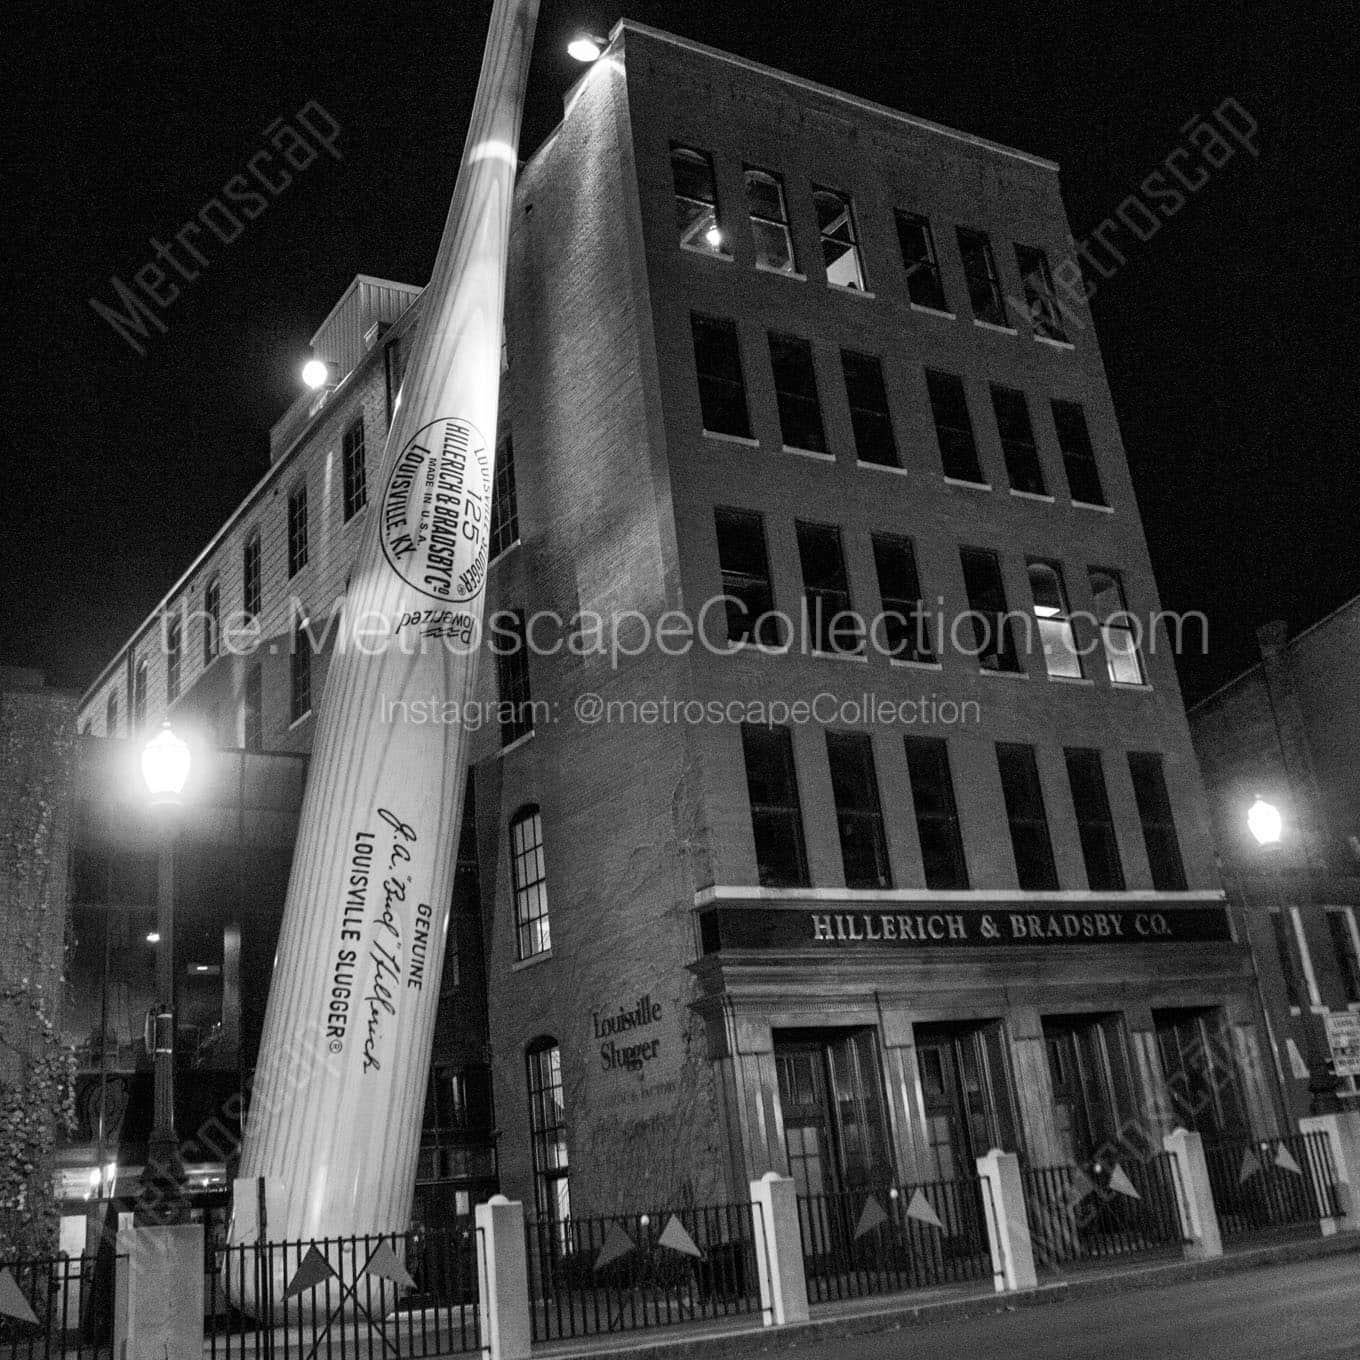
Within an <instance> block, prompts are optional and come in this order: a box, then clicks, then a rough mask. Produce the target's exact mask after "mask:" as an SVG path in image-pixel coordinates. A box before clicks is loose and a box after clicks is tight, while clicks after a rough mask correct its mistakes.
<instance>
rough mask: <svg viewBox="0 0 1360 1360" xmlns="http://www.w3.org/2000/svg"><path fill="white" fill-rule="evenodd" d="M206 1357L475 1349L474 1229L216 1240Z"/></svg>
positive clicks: (210, 1263) (275, 1358) (210, 1261)
mask: <svg viewBox="0 0 1360 1360" xmlns="http://www.w3.org/2000/svg"><path fill="white" fill-rule="evenodd" d="M205 1264H206V1274H207V1278H206V1281H205V1285H206V1288H205V1292H204V1313H205V1331H206V1341H207V1352H208V1354H209V1356H210V1357H211V1358H212V1360H246V1358H247V1357H249V1360H310V1357H326V1360H369V1357H373V1360H377V1357H379V1356H385V1357H394V1358H396V1357H423V1356H446V1355H449V1354H452V1353H454V1352H461V1351H477V1350H480V1348H481V1336H480V1331H479V1316H478V1300H479V1297H480V1287H481V1279H482V1275H483V1272H484V1260H483V1253H482V1249H481V1243H480V1238H479V1234H478V1231H477V1229H476V1228H475V1226H474V1225H473V1223H472V1221H471V1220H470V1219H459V1220H455V1221H454V1222H452V1223H450V1224H449V1225H448V1226H447V1227H445V1228H441V1229H440V1230H438V1231H435V1232H410V1233H398V1234H395V1235H387V1236H367V1237H345V1238H326V1239H323V1240H318V1241H315V1242H266V1243H260V1244H255V1243H251V1244H246V1245H238V1246H219V1247H217V1248H215V1249H214V1250H211V1251H210V1252H209V1254H208V1256H207V1258H206V1262H205Z"/></svg>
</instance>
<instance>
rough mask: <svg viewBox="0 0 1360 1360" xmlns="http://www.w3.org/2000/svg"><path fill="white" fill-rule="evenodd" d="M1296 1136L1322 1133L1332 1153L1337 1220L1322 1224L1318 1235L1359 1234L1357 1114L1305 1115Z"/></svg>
mask: <svg viewBox="0 0 1360 1360" xmlns="http://www.w3.org/2000/svg"><path fill="white" fill-rule="evenodd" d="M1299 1132H1300V1133H1325V1134H1326V1135H1327V1142H1328V1144H1329V1146H1330V1147H1331V1150H1332V1166H1333V1168H1334V1169H1335V1171H1336V1206H1337V1216H1336V1218H1335V1219H1332V1220H1324V1221H1323V1227H1322V1231H1323V1232H1324V1233H1326V1232H1328V1231H1329V1230H1330V1231H1337V1230H1339V1231H1341V1232H1360V1111H1357V1110H1347V1111H1345V1113H1343V1114H1311V1115H1305V1116H1304V1118H1302V1119H1300V1120H1299ZM1329 1224H1330V1229H1329V1226H1328V1225H1329Z"/></svg>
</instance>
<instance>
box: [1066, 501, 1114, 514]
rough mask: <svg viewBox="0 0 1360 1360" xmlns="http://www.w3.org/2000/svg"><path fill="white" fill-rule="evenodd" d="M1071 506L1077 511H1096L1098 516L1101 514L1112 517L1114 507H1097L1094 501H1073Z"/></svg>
mask: <svg viewBox="0 0 1360 1360" xmlns="http://www.w3.org/2000/svg"><path fill="white" fill-rule="evenodd" d="M1072 505H1073V508H1074V509H1077V510H1095V511H1098V512H1099V513H1100V514H1102V515H1112V514H1114V506H1112V505H1097V504H1096V503H1095V502H1094V501H1073V502H1072Z"/></svg>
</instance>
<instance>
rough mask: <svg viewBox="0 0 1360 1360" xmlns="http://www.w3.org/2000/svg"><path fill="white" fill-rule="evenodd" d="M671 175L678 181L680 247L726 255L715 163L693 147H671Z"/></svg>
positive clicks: (677, 216)
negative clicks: (719, 212)
mask: <svg viewBox="0 0 1360 1360" xmlns="http://www.w3.org/2000/svg"><path fill="white" fill-rule="evenodd" d="M671 175H672V177H673V178H674V180H675V221H676V226H677V228H678V230H679V232H680V244H681V245H682V246H683V247H684V248H685V249H686V250H698V251H701V252H702V253H703V254H705V255H726V254H727V253H728V252H727V247H726V242H725V241H724V240H723V234H722V226H721V223H720V222H719V220H718V192H717V188H716V187H715V184H714V180H713V161H712V160H711V159H710V157H709V156H708V155H707V153H706V152H703V151H695V150H694V148H693V147H688V146H674V145H673V146H672V147H671Z"/></svg>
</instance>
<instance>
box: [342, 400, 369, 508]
mask: <svg viewBox="0 0 1360 1360" xmlns="http://www.w3.org/2000/svg"><path fill="white" fill-rule="evenodd" d="M340 460H341V463H342V464H343V467H342V472H343V474H344V477H343V480H344V499H345V518H346V519H347V520H348V519H353V518H354V516H355V515H357V514H358V513H359V511H360V510H362V509H363V508H364V505H365V504H366V502H367V501H368V480H367V476H366V474H365V472H364V421H363V417H362V416H360V418H359V419H358V420H356V421H355V422H354V424H353V425H351V426H350V427H349V429H347V430H346V431H345V437H344V438H343V439H342V440H341V448H340Z"/></svg>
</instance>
